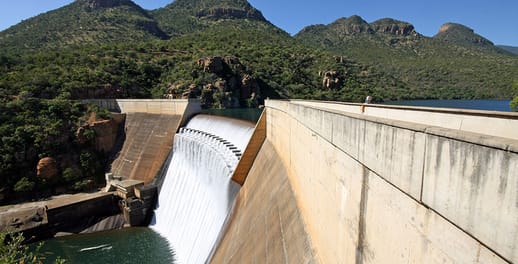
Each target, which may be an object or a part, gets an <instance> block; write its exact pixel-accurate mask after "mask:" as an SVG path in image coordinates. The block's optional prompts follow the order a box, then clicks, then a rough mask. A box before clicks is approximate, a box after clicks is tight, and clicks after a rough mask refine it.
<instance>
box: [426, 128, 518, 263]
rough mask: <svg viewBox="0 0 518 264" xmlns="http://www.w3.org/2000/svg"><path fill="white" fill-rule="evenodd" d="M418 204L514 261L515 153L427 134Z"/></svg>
mask: <svg viewBox="0 0 518 264" xmlns="http://www.w3.org/2000/svg"><path fill="white" fill-rule="evenodd" d="M426 149H427V152H428V155H427V160H426V163H425V164H426V166H425V171H424V186H423V202H424V203H425V204H427V205H428V206H430V207H431V208H434V210H437V211H438V212H439V213H440V214H441V215H443V216H444V217H446V218H448V219H449V220H451V221H452V222H454V223H455V224H456V225H458V226H459V227H461V228H462V229H464V230H466V231H467V232H468V233H470V234H472V235H473V236H475V237H477V238H478V239H479V240H480V241H483V242H484V243H485V244H487V246H489V247H491V248H494V249H495V250H496V251H497V252H499V253H500V254H502V256H505V257H507V258H508V259H510V260H512V261H514V262H515V263H518V155H517V154H516V153H513V152H509V151H505V150H501V149H495V148H490V147H486V146H480V145H476V144H471V143H467V142H462V141H455V140H450V139H447V138H443V137H438V136H433V135H429V136H427V140H426Z"/></svg>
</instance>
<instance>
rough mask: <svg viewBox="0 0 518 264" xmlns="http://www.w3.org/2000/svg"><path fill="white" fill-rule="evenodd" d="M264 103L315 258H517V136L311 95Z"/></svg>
mask: <svg viewBox="0 0 518 264" xmlns="http://www.w3.org/2000/svg"><path fill="white" fill-rule="evenodd" d="M266 111H267V117H268V119H267V120H268V122H267V141H268V142H271V143H272V145H273V146H274V148H275V150H276V151H277V153H279V156H280V160H282V162H283V164H284V166H286V170H287V171H288V178H289V181H290V184H291V185H292V188H293V192H294V193H295V197H296V199H297V204H298V206H299V208H300V211H301V215H302V216H303V220H304V223H305V224H306V229H307V230H308V234H309V239H310V240H311V241H312V245H313V246H314V248H315V255H316V256H317V257H318V259H319V261H320V262H321V263H337V262H338V263H352V262H355V263H508V262H511V263H518V256H517V252H518V250H516V249H517V245H518V240H517V239H518V235H517V232H518V231H517V230H518V222H517V221H516V219H518V215H517V214H518V204H517V203H516V201H518V189H517V188H518V186H517V185H516V182H517V180H518V178H517V177H516V174H513V173H512V172H513V171H516V170H517V169H518V167H516V166H517V165H516V164H518V152H516V149H517V147H518V141H517V140H514V139H512V138H509V137H505V136H504V133H497V135H492V134H491V133H492V132H491V131H489V130H485V131H484V133H476V132H473V131H464V130H459V129H458V128H447V127H439V126H435V125H434V124H433V122H432V124H427V123H426V120H427V119H424V120H421V121H420V122H414V121H412V122H410V121H409V120H397V119H387V118H384V117H381V116H373V115H365V114H361V113H357V112H347V111H344V109H340V110H337V109H334V107H333V106H331V107H327V106H323V104H318V105H315V104H313V102H310V103H303V102H300V101H297V102H293V103H292V102H289V101H267V102H266ZM367 111H369V110H368V109H367V110H366V113H367ZM401 111H402V112H405V111H407V110H401ZM392 114H393V116H399V115H398V114H397V113H396V112H394V113H392ZM402 115H404V114H402ZM426 116H427V115H422V117H423V118H424V117H426ZM456 118H459V119H463V118H464V117H461V116H458V117H456ZM470 118H471V116H469V115H468V117H466V118H465V119H464V120H466V119H470ZM498 118H502V117H498ZM484 120H485V122H486V123H484V125H485V126H492V123H490V122H491V121H492V120H493V119H491V117H486V119H484ZM509 120H510V123H513V122H514V121H513V120H514V116H513V115H511V116H510V119H509ZM488 122H489V123H488ZM496 123H498V122H496ZM488 124H491V125H488ZM515 131H516V130H515ZM246 184H247V183H245V186H246Z"/></svg>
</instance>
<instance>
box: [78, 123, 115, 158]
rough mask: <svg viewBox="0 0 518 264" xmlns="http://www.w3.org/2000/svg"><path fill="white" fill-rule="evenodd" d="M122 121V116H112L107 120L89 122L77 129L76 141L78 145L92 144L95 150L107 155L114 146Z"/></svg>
mask: <svg viewBox="0 0 518 264" xmlns="http://www.w3.org/2000/svg"><path fill="white" fill-rule="evenodd" d="M124 121H125V115H124V114H112V118H110V119H107V120H98V121H95V120H94V121H90V122H88V123H86V124H84V125H83V126H81V127H79V128H78V130H77V131H76V137H77V140H78V142H79V143H80V144H87V143H89V142H90V143H93V144H94V145H95V149H96V150H98V151H102V152H105V153H109V152H110V151H111V150H112V149H113V147H114V146H115V143H116V140H117V135H118V133H119V128H120V127H121V124H122V123H123V122H124ZM92 133H93V135H92Z"/></svg>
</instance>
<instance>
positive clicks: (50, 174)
mask: <svg viewBox="0 0 518 264" xmlns="http://www.w3.org/2000/svg"><path fill="white" fill-rule="evenodd" d="M58 174H59V168H58V163H57V162H56V160H55V159H54V158H52V157H45V158H42V159H40V161H39V162H38V165H37V166H36V175H38V177H39V178H42V179H46V180H52V179H55V178H56V177H57V176H58Z"/></svg>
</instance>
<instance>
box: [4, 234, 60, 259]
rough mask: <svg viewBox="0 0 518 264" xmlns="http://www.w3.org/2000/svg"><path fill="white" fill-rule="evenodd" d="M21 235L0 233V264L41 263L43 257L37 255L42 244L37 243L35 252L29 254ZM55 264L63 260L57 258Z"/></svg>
mask: <svg viewBox="0 0 518 264" xmlns="http://www.w3.org/2000/svg"><path fill="white" fill-rule="evenodd" d="M23 241H24V237H23V234H22V233H3V232H0V264H13V263H33V264H36V263H42V261H43V260H44V256H42V254H40V253H39V251H40V249H41V247H42V246H43V243H39V244H38V246H37V247H36V250H34V251H33V252H31V251H30V250H29V247H28V246H26V245H24V244H23ZM55 263H60V264H62V263H65V260H63V259H61V258H60V257H58V258H57V259H56V261H55Z"/></svg>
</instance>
